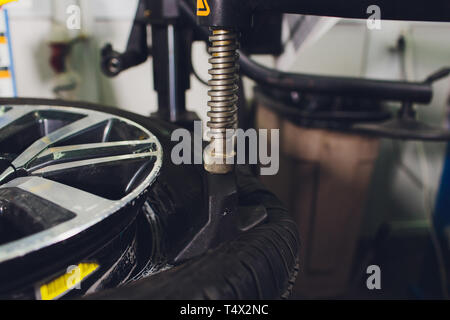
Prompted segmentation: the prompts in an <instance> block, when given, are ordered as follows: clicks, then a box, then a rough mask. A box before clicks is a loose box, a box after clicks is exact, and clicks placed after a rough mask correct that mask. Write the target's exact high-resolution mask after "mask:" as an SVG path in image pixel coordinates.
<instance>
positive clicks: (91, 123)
mask: <svg viewBox="0 0 450 320" xmlns="http://www.w3.org/2000/svg"><path fill="white" fill-rule="evenodd" d="M109 118H110V116H109V115H106V114H93V115H89V116H87V117H85V118H82V119H81V120H78V121H75V122H72V123H70V124H69V125H67V126H64V127H62V128H60V129H58V130H56V131H55V132H52V133H51V134H49V135H47V136H45V137H43V138H41V139H39V140H37V141H36V142H34V143H33V144H32V145H31V146H30V147H29V148H28V149H26V150H25V151H24V152H23V153H22V154H21V155H20V156H19V157H17V158H16V159H15V160H14V162H13V165H14V166H15V167H23V166H25V165H26V164H27V163H28V162H29V161H31V160H32V159H33V158H34V157H36V156H37V155H38V154H39V153H41V152H42V151H44V150H45V149H46V148H48V147H51V146H52V145H54V144H55V143H58V142H61V141H63V140H64V139H67V138H69V137H73V136H75V135H78V134H80V133H82V132H84V131H86V130H88V129H90V128H93V127H95V126H97V125H99V124H101V123H103V122H105V121H107V120H108V119H109Z"/></svg>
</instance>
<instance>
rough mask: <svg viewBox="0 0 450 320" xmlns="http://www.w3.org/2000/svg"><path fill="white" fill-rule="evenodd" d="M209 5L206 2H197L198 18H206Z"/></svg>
mask: <svg viewBox="0 0 450 320" xmlns="http://www.w3.org/2000/svg"><path fill="white" fill-rule="evenodd" d="M210 11H211V10H209V4H208V1H207V0H197V15H198V16H203V17H204V16H208V15H209V12H210Z"/></svg>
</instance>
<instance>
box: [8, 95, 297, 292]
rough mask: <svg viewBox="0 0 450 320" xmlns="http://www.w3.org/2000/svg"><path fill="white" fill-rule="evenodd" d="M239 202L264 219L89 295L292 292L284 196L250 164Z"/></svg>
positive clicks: (291, 231)
mask: <svg viewBox="0 0 450 320" xmlns="http://www.w3.org/2000/svg"><path fill="white" fill-rule="evenodd" d="M0 104H2V105H5V104H19V105H20V104H22V105H23V104H33V105H36V104H40V105H57V106H72V107H82V108H90V109H95V110H99V111H104V112H109V113H113V114H117V115H119V116H122V117H126V118H129V119H131V120H133V121H136V122H138V123H140V124H141V125H144V126H146V124H147V125H148V124H149V123H150V122H155V121H156V122H160V121H161V120H155V119H149V118H145V117H142V116H138V115H135V114H133V113H129V112H126V111H123V110H119V109H116V108H109V107H104V106H100V105H96V104H91V103H84V102H72V101H70V102H69V101H58V100H47V99H29V98H1V99H0ZM236 175H237V183H238V193H239V202H240V203H241V204H242V203H243V204H246V205H263V206H264V207H265V208H266V211H267V213H268V218H267V219H266V221H264V222H263V223H261V224H260V225H258V226H256V227H254V228H253V229H251V230H249V231H247V232H245V233H243V234H241V235H240V236H239V237H238V238H237V239H235V240H233V241H230V242H227V243H223V244H221V245H220V246H219V247H217V248H216V249H214V250H210V251H209V252H207V253H206V254H204V255H203V256H200V257H197V258H194V259H192V260H190V261H188V262H185V263H183V264H181V265H178V266H175V267H173V268H171V269H169V270H167V271H162V272H159V273H157V274H155V275H152V276H150V277H147V278H144V279H141V280H138V281H135V282H133V283H130V284H127V285H124V286H121V287H118V288H115V289H111V290H107V291H103V292H100V293H96V294H94V295H91V296H88V297H86V298H89V299H181V300H191V299H192V300H193V299H212V300H219V299H230V300H234V299H245V300H247V299H280V298H288V297H289V295H290V293H291V290H292V287H293V284H294V282H295V279H296V276H297V273H298V265H299V261H298V256H299V246H300V241H299V235H298V232H297V226H296V224H295V223H294V221H293V219H292V218H291V217H290V215H289V213H288V211H287V210H286V209H285V207H284V206H283V205H282V204H281V202H280V201H279V200H278V199H277V198H276V197H275V196H274V195H273V194H272V193H270V192H269V191H268V190H267V189H266V188H265V187H264V186H263V185H262V184H261V182H260V181H259V180H258V179H257V178H256V177H255V176H254V175H253V174H252V173H251V170H250V169H249V168H248V167H246V166H238V167H237V169H236Z"/></svg>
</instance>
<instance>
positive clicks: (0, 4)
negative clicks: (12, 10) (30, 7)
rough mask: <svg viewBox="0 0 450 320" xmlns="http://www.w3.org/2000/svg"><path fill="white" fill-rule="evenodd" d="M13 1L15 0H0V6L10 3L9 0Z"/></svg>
mask: <svg viewBox="0 0 450 320" xmlns="http://www.w3.org/2000/svg"><path fill="white" fill-rule="evenodd" d="M14 1H17V0H0V6H2V5H4V4H7V3H10V2H14Z"/></svg>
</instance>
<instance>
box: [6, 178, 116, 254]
mask: <svg viewBox="0 0 450 320" xmlns="http://www.w3.org/2000/svg"><path fill="white" fill-rule="evenodd" d="M8 188H15V189H19V190H21V191H25V192H28V193H31V194H33V195H35V196H37V197H39V198H41V199H43V200H44V201H48V202H50V203H51V204H53V205H57V206H59V207H61V208H64V209H65V210H68V211H70V212H73V213H75V214H76V216H75V217H74V218H73V219H71V220H69V221H66V222H63V223H61V224H58V225H56V226H54V227H52V228H50V229H47V230H44V231H42V232H39V233H36V234H33V235H31V236H28V237H26V238H23V239H20V240H16V241H13V242H10V243H8V244H6V245H3V246H2V247H1V250H0V262H1V261H5V260H8V259H10V258H12V257H14V256H19V255H22V254H25V253H26V252H30V251H34V250H37V249H39V248H42V247H46V246H49V245H52V244H54V243H56V242H59V241H63V240H65V239H68V238H69V237H71V236H73V235H75V234H77V233H78V232H80V231H82V230H85V229H86V228H88V227H90V226H92V225H94V224H95V223H97V222H99V221H101V220H102V219H103V218H105V217H106V216H107V215H108V213H109V212H111V211H112V210H114V207H116V206H117V205H118V203H116V202H114V201H110V200H107V199H104V198H101V197H98V196H95V195H93V194H90V193H88V192H84V191H82V190H79V189H76V188H72V187H69V186H66V185H64V184H60V183H57V182H54V181H51V180H47V179H43V178H40V177H23V178H18V179H15V180H13V181H11V182H9V183H7V184H5V185H4V186H2V187H1V189H8ZM1 189H0V190H1ZM116 209H118V208H116Z"/></svg>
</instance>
